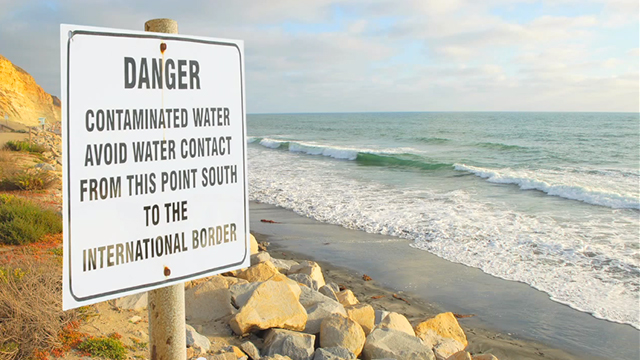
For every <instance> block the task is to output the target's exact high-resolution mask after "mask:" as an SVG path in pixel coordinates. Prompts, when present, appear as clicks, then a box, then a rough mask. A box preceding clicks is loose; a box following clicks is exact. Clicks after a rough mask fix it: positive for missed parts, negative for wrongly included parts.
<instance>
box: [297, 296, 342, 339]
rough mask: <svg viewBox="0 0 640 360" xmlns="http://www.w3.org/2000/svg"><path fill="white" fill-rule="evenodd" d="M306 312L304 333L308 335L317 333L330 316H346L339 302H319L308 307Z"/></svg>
mask: <svg viewBox="0 0 640 360" xmlns="http://www.w3.org/2000/svg"><path fill="white" fill-rule="evenodd" d="M306 310H307V324H306V325H305V328H304V332H306V333H308V334H317V333H319V332H320V327H321V325H322V322H323V321H324V319H326V318H327V317H329V316H330V315H332V314H339V315H341V316H345V317H346V316H347V313H346V311H345V310H344V307H343V306H342V305H341V304H340V303H339V302H337V301H333V300H329V301H324V302H319V303H317V304H315V305H312V306H310V307H309V308H307V309H306Z"/></svg>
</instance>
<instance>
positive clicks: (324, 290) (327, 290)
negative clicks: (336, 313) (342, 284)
mask: <svg viewBox="0 0 640 360" xmlns="http://www.w3.org/2000/svg"><path fill="white" fill-rule="evenodd" d="M318 292H319V293H320V294H322V295H324V296H326V297H328V298H331V299H333V300H335V301H338V297H337V296H336V292H335V291H333V289H332V288H331V287H330V286H328V285H325V286H321V287H320V289H318Z"/></svg>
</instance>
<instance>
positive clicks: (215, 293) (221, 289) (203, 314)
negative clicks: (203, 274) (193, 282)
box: [184, 276, 235, 322]
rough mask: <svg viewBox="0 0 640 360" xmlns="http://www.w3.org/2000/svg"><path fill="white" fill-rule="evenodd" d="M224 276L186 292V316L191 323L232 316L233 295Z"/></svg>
mask: <svg viewBox="0 0 640 360" xmlns="http://www.w3.org/2000/svg"><path fill="white" fill-rule="evenodd" d="M227 287H228V282H227V281H226V280H225V279H224V277H223V276H214V277H212V278H211V279H209V281H207V282H204V283H200V284H199V285H197V286H195V287H192V288H189V289H187V290H185V292H184V301H185V315H186V318H187V320H189V321H203V322H207V321H211V320H217V319H220V318H222V317H225V316H228V315H232V314H233V313H234V312H235V309H234V307H233V306H232V305H231V293H230V292H229V289H228V288H227Z"/></svg>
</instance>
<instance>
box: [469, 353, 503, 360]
mask: <svg viewBox="0 0 640 360" xmlns="http://www.w3.org/2000/svg"><path fill="white" fill-rule="evenodd" d="M471 358H472V359H473V360H498V358H497V357H495V356H494V355H493V354H480V355H473V356H471Z"/></svg>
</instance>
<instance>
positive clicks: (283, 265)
mask: <svg viewBox="0 0 640 360" xmlns="http://www.w3.org/2000/svg"><path fill="white" fill-rule="evenodd" d="M271 262H272V263H273V265H274V266H275V267H276V268H277V269H278V270H279V271H280V272H281V273H284V274H286V273H287V272H289V269H291V267H292V266H295V265H299V263H298V262H297V261H295V260H283V259H276V258H273V257H272V258H271Z"/></svg>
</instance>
